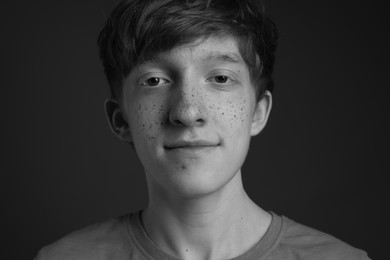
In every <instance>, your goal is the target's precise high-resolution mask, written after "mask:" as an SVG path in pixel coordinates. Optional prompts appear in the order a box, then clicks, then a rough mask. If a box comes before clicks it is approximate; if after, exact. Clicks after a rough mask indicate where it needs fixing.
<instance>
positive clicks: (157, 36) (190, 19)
mask: <svg viewBox="0 0 390 260" xmlns="http://www.w3.org/2000/svg"><path fill="white" fill-rule="evenodd" d="M209 36H220V37H222V36H231V37H233V38H235V40H236V42H237V44H238V48H239V51H240V53H241V56H242V58H243V59H244V61H245V63H246V65H247V66H248V69H249V71H250V76H251V80H252V82H253V86H255V88H256V97H257V99H260V97H261V96H263V94H264V93H265V91H266V90H268V91H270V92H272V90H273V80H272V77H271V74H272V71H273V64H274V59H275V50H276V42H277V32H276V28H275V26H274V24H273V23H272V21H271V20H269V19H268V18H267V17H265V16H264V12H263V6H262V4H261V2H260V0H123V1H121V2H120V3H119V5H118V6H117V7H116V8H115V9H114V10H113V12H112V14H111V16H110V17H109V19H108V21H107V23H106V26H105V27H104V29H103V30H102V32H101V33H100V35H99V40H98V43H99V47H100V57H101V59H102V61H103V66H104V70H105V73H106V76H107V79H108V82H109V84H110V87H111V97H112V98H114V99H116V100H119V97H120V96H121V95H122V87H123V80H124V78H126V77H127V76H128V75H129V73H130V71H131V70H132V69H133V68H134V67H136V66H137V65H138V64H140V63H142V62H144V61H147V60H149V59H152V58H153V57H154V56H155V55H156V54H158V53H161V52H164V51H168V50H171V49H173V48H175V47H178V46H181V45H185V44H188V43H191V42H194V41H195V40H197V39H199V38H207V37H209Z"/></svg>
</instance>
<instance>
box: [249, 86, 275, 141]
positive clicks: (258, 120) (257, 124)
mask: <svg viewBox="0 0 390 260" xmlns="http://www.w3.org/2000/svg"><path fill="white" fill-rule="evenodd" d="M271 108H272V95H271V93H270V92H269V91H268V90H267V91H266V92H265V95H264V96H263V97H262V98H261V99H260V100H259V101H258V102H257V104H256V108H255V112H254V114H253V119H252V125H251V136H255V135H258V134H259V133H260V132H261V131H262V130H263V128H264V127H265V125H266V124H267V121H268V116H269V114H270V112H271Z"/></svg>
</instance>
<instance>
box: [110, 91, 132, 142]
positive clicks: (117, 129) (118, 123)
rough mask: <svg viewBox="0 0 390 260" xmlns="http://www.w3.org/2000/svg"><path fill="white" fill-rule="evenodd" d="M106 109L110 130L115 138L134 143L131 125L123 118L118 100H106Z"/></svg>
mask: <svg viewBox="0 0 390 260" xmlns="http://www.w3.org/2000/svg"><path fill="white" fill-rule="evenodd" d="M104 108H105V111H106V116H107V120H108V123H109V125H110V128H111V130H112V132H113V133H114V135H115V136H117V137H118V138H119V139H121V140H122V141H125V142H132V138H131V132H130V127H129V124H128V123H127V122H126V120H125V119H124V118H123V115H122V112H121V110H120V107H119V104H118V102H117V101H116V100H113V99H106V101H105V102H104Z"/></svg>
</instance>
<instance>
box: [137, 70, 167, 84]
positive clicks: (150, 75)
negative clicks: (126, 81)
mask: <svg viewBox="0 0 390 260" xmlns="http://www.w3.org/2000/svg"><path fill="white" fill-rule="evenodd" d="M161 74H162V73H153V72H149V73H146V74H144V75H142V76H141V77H140V78H139V79H137V81H136V84H137V86H141V87H155V86H148V85H143V83H144V82H146V81H147V80H148V79H150V78H159V79H160V80H163V81H164V83H160V84H158V85H161V84H165V83H169V82H170V80H169V79H167V78H168V77H167V76H166V75H165V74H164V75H161ZM158 85H157V86H158Z"/></svg>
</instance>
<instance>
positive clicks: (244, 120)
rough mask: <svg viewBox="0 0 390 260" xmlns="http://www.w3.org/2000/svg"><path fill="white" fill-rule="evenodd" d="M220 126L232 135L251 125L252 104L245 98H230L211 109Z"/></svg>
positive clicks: (212, 106)
mask: <svg viewBox="0 0 390 260" xmlns="http://www.w3.org/2000/svg"><path fill="white" fill-rule="evenodd" d="M209 108H210V109H212V110H213V111H214V114H215V115H216V117H217V118H220V120H219V122H220V124H223V127H224V128H225V129H226V130H227V131H229V132H230V133H231V134H234V133H236V132H237V131H240V130H241V129H243V128H245V127H247V125H248V124H249V123H250V120H249V119H250V116H249V115H250V104H249V101H248V100H247V98H245V97H239V98H238V97H236V98H229V99H226V100H223V101H221V102H218V103H217V104H215V105H211V106H210V107H209Z"/></svg>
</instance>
